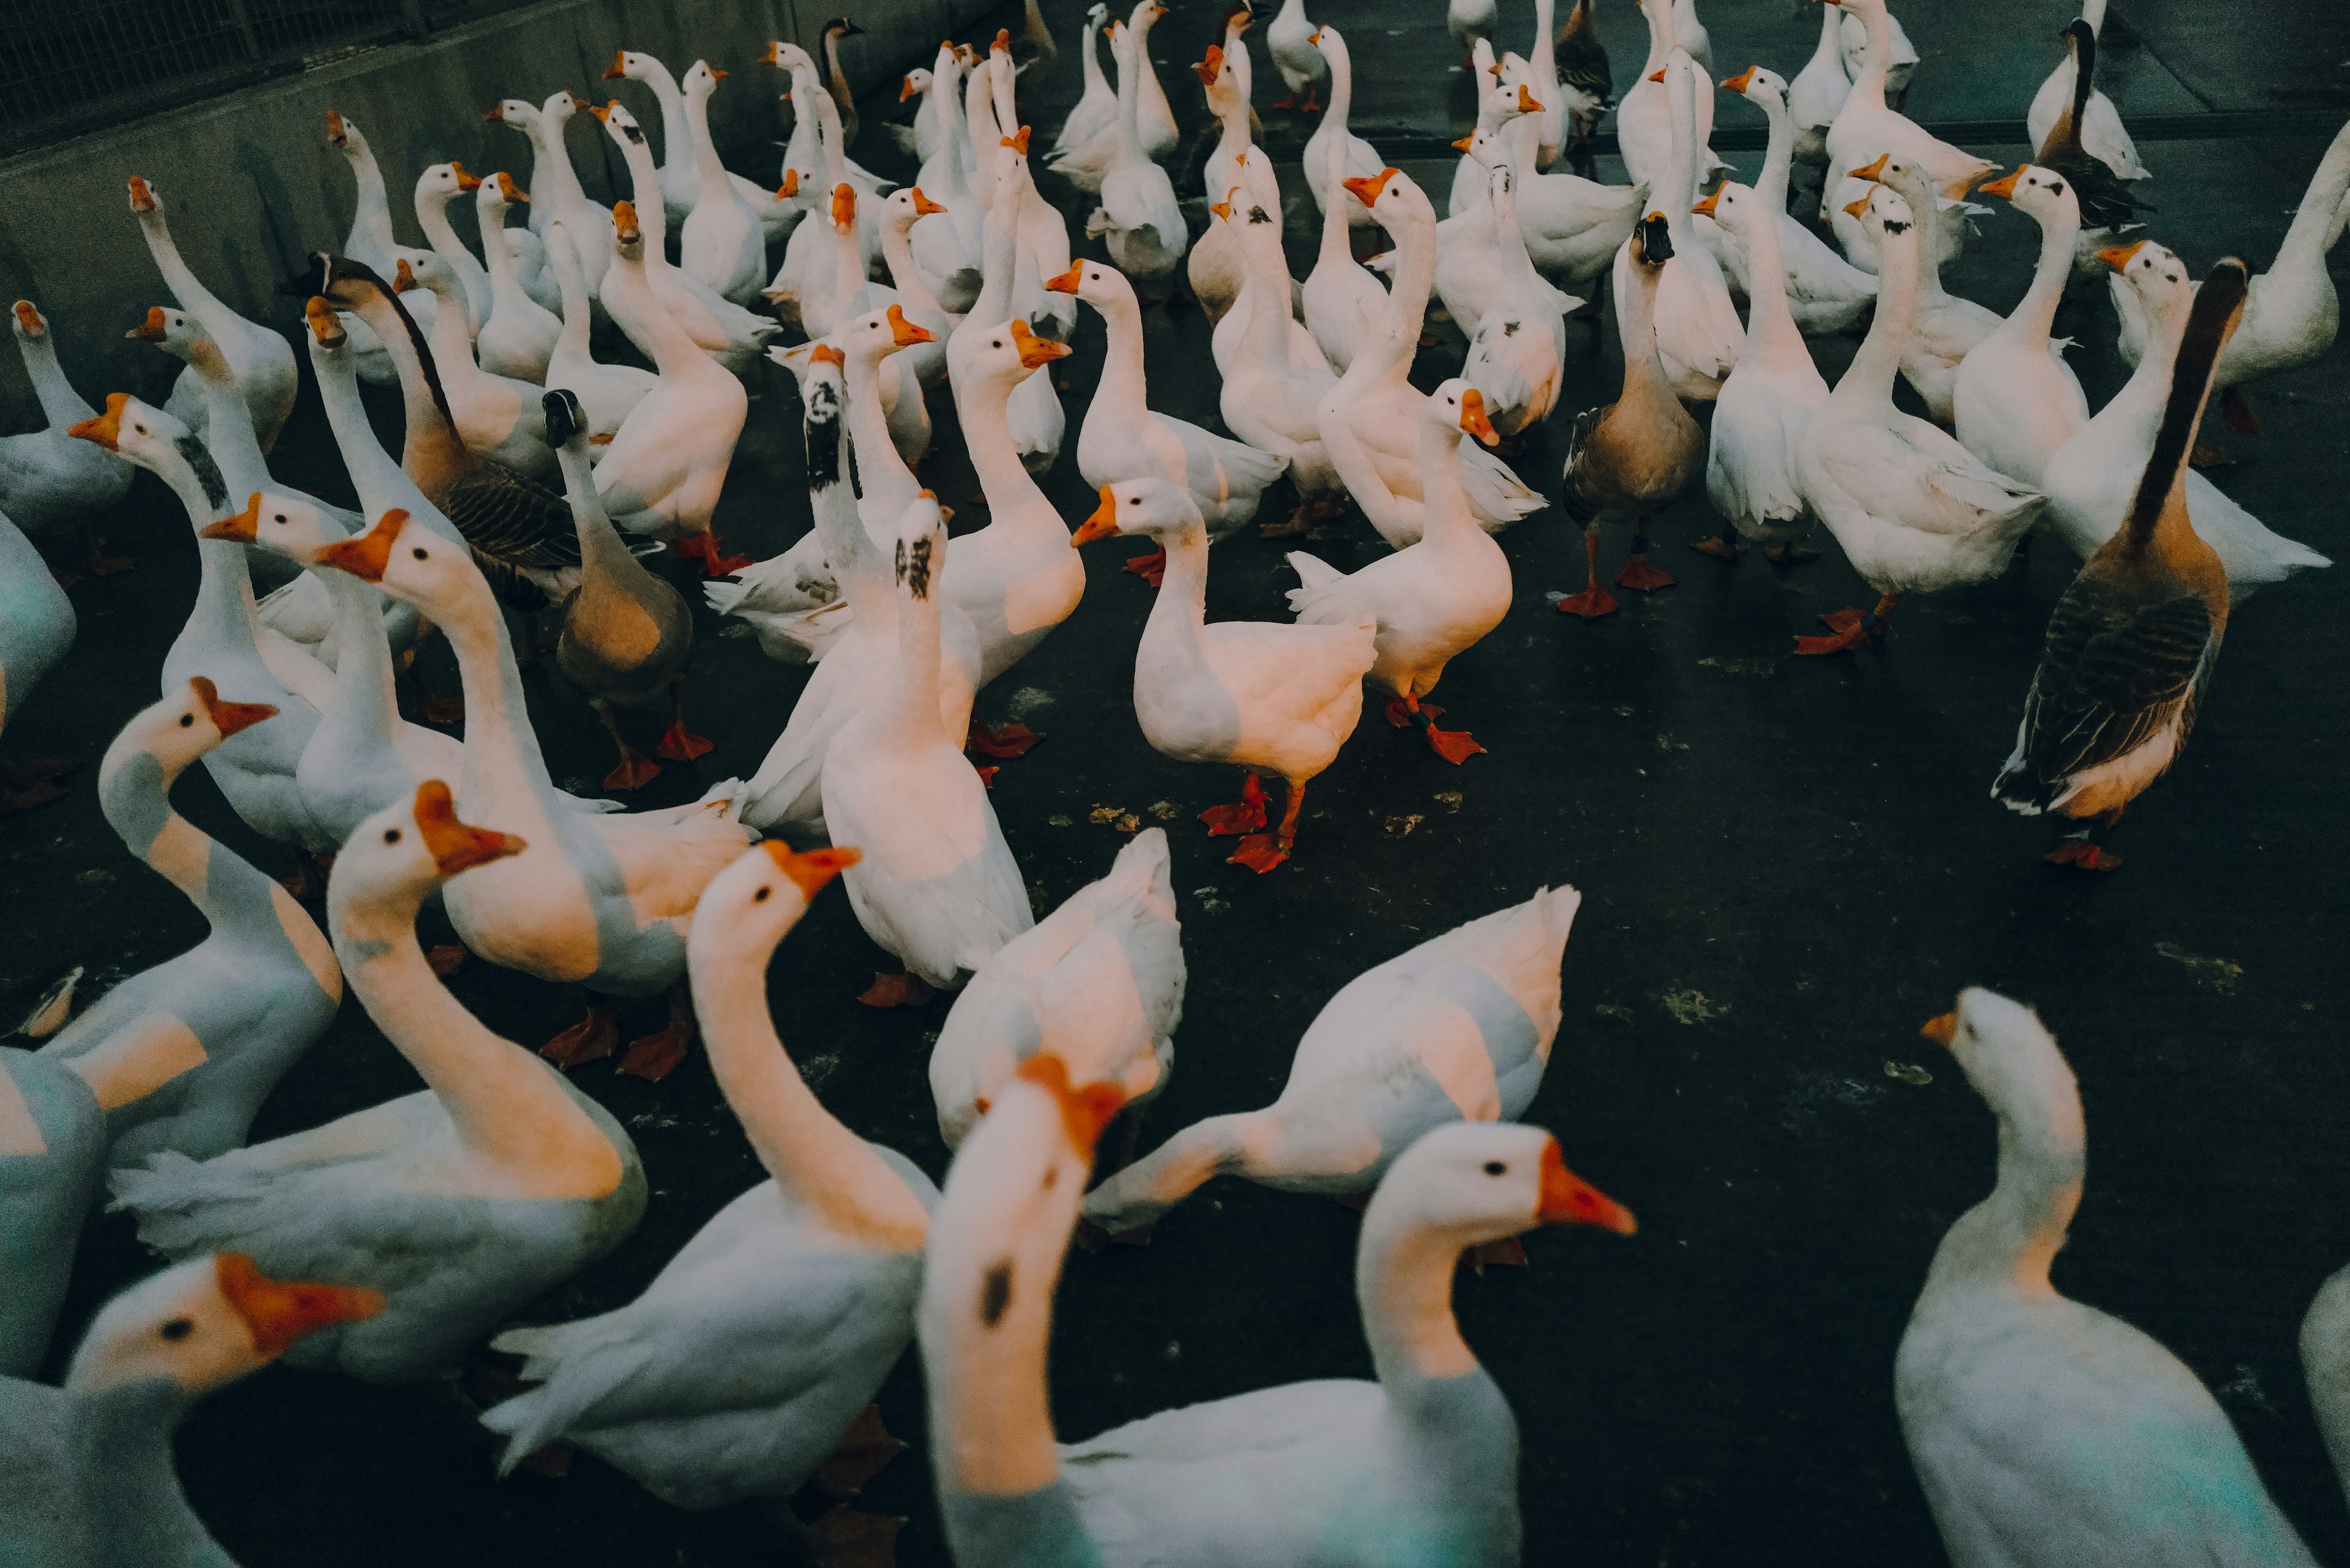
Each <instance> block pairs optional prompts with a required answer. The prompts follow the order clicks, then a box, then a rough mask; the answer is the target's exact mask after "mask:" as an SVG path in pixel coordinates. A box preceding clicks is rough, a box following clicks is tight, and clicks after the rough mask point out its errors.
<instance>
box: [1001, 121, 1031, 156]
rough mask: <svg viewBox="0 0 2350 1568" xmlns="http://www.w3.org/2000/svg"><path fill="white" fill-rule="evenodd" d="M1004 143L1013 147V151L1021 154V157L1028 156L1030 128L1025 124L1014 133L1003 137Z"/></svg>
mask: <svg viewBox="0 0 2350 1568" xmlns="http://www.w3.org/2000/svg"><path fill="white" fill-rule="evenodd" d="M1003 145H1004V146H1006V147H1009V148H1010V149H1012V151H1014V152H1017V153H1018V154H1020V156H1021V157H1023V158H1025V157H1027V156H1028V128H1027V127H1026V126H1022V127H1021V128H1020V129H1019V130H1017V131H1016V132H1014V134H1013V135H1010V136H1007V137H1005V138H1003Z"/></svg>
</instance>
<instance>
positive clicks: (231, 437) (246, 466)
mask: <svg viewBox="0 0 2350 1568" xmlns="http://www.w3.org/2000/svg"><path fill="white" fill-rule="evenodd" d="M185 357H186V359H187V363H188V368H189V369H192V370H193V371H194V372H195V373H196V384H197V385H198V386H200V387H202V388H203V398H204V445H206V446H207V447H210V448H211V449H212V454H213V462H216V463H218V464H219V465H220V471H221V477H222V478H224V479H225V480H226V481H228V490H229V495H230V498H231V499H232V500H234V499H235V498H236V497H238V496H244V495H250V494H252V493H254V492H255V491H256V490H262V489H265V488H267V487H268V485H269V483H270V478H269V466H268V464H267V463H265V462H263V461H262V456H261V441H260V438H258V437H257V436H255V434H254V433H253V409H252V407H251V405H249V404H248V403H246V402H245V400H244V393H243V392H241V391H239V390H238V389H237V385H236V376H235V374H234V372H233V371H231V370H230V369H229V368H228V361H227V360H226V359H224V358H222V357H221V351H220V347H219V345H217V344H215V343H213V341H212V340H211V339H209V338H198V339H196V340H195V341H193V342H191V343H189V344H187V345H186V348H185Z"/></svg>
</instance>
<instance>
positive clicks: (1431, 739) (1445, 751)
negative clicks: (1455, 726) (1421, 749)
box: [1420, 702, 1485, 767]
mask: <svg viewBox="0 0 2350 1568" xmlns="http://www.w3.org/2000/svg"><path fill="white" fill-rule="evenodd" d="M1420 711H1421V712H1423V713H1424V712H1427V711H1429V710H1428V704H1427V703H1425V702H1423V703H1421V704H1420ZM1428 749H1429V750H1430V751H1431V752H1434V753H1436V754H1437V755H1438V756H1440V757H1442V758H1443V759H1444V760H1445V761H1446V762H1448V763H1451V764H1452V765H1453V766H1455V767H1459V766H1460V765H1461V763H1465V762H1467V761H1468V760H1469V759H1470V758H1471V757H1473V756H1475V755H1476V754H1477V753H1480V752H1482V751H1483V750H1484V749H1485V748H1484V747H1482V746H1481V745H1479V744H1478V743H1477V742H1475V741H1473V740H1471V739H1470V736H1469V732H1468V731H1466V730H1440V729H1438V728H1437V727H1436V726H1435V725H1434V724H1430V725H1429V727H1428Z"/></svg>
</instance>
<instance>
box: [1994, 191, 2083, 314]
mask: <svg viewBox="0 0 2350 1568" xmlns="http://www.w3.org/2000/svg"><path fill="white" fill-rule="evenodd" d="M2080 237H2081V220H2080V218H2079V216H2078V215H2077V213H2074V212H2073V211H2069V210H2066V209H2064V207H2063V206H2062V205H2061V204H2060V208H2059V210H2058V211H2057V212H2055V213H2051V214H2050V215H2049V216H2048V217H2046V218H2044V219H2043V220H2042V222H2041V225H2040V260H2039V261H2038V263H2037V264H2035V265H2033V269H2032V286H2031V287H2030V288H2027V289H2025V290H2024V291H2023V298H2022V300H2021V301H2020V302H2018V304H2017V305H2016V307H2015V311H2014V314H2012V315H2011V316H2010V317H2008V318H2007V325H2008V328H2009V329H2010V330H2011V331H2012V333H2013V334H2014V335H2016V336H2019V337H2022V338H2024V339H2026V340H2028V341H2030V342H2033V343H2037V342H2040V341H2042V340H2043V339H2045V338H2046V337H2047V336H2048V334H2049V332H2050V331H2051V330H2052V329H2053V328H2054V327H2055V325H2056V307H2057V306H2059V305H2062V304H2063V303H2064V284H2065V281H2066V280H2067V279H2068V278H2070V277H2071V276H2072V275H2073V253H2074V249H2075V244H2076V242H2077V241H2078V240H2079V239H2080Z"/></svg>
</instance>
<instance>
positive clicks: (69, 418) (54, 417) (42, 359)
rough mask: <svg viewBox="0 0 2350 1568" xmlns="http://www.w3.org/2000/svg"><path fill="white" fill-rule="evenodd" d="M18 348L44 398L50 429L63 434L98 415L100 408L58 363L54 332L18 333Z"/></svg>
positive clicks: (44, 415)
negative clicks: (74, 385) (38, 334)
mask: <svg viewBox="0 0 2350 1568" xmlns="http://www.w3.org/2000/svg"><path fill="white" fill-rule="evenodd" d="M16 352H17V354H18V355H19V356H21V357H22V358H23V359H24V361H25V374H26V376H27V377H29V378H30V379H31V380H32V383H33V396H35V397H36V398H38V399H39V400H41V417H42V418H43V419H45V420H47V421H48V423H49V429H50V430H52V431H56V432H57V434H59V435H63V434H64V433H65V431H66V427H67V426H68V425H73V424H78V423H80V422H81V421H84V420H87V419H90V418H93V417H95V416H96V414H97V413H98V410H96V409H93V408H91V407H90V406H89V402H88V400H87V399H85V398H84V397H83V396H82V395H81V394H80V393H79V392H77V391H75V390H74V387H73V383H72V382H71V381H68V380H67V379H66V373H65V370H64V369H63V368H61V367H60V366H59V365H58V364H57V344H56V342H55V341H54V339H53V336H52V334H51V333H49V332H44V333H42V334H41V335H40V336H39V337H26V336H25V335H24V334H23V333H22V332H19V333H17V334H16Z"/></svg>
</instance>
